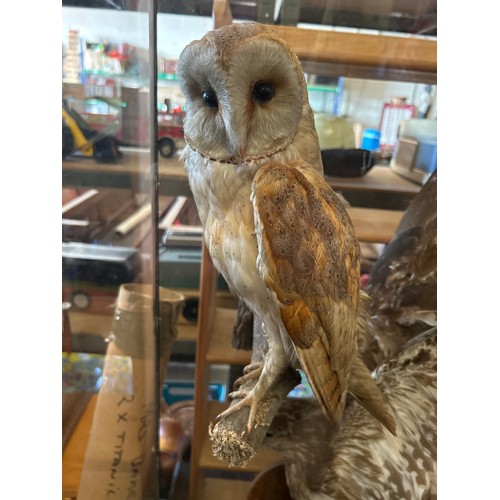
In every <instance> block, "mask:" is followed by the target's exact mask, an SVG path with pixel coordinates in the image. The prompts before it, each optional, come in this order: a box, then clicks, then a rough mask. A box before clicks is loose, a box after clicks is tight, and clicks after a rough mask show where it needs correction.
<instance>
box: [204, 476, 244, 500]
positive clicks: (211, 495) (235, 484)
mask: <svg viewBox="0 0 500 500" xmlns="http://www.w3.org/2000/svg"><path fill="white" fill-rule="evenodd" d="M200 483H201V484H200V491H199V493H198V499H199V500H240V499H244V498H247V496H248V493H249V491H250V488H251V486H252V483H251V482H250V481H238V480H236V479H218V478H211V477H202V478H201V480H200Z"/></svg>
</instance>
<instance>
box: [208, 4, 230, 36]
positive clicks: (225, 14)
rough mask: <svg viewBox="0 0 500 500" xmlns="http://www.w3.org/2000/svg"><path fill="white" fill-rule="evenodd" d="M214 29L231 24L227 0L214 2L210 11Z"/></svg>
mask: <svg viewBox="0 0 500 500" xmlns="http://www.w3.org/2000/svg"><path fill="white" fill-rule="evenodd" d="M212 19H213V22H214V29H217V28H220V27H222V26H227V25H229V24H231V23H232V22H233V16H232V14H231V7H230V5H229V0H214V6H213V9H212Z"/></svg>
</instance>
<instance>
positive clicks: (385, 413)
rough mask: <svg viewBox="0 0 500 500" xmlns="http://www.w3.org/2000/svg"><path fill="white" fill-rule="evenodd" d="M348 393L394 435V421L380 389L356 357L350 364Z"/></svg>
mask: <svg viewBox="0 0 500 500" xmlns="http://www.w3.org/2000/svg"><path fill="white" fill-rule="evenodd" d="M349 392H350V394H351V395H352V396H353V397H354V399H356V401H358V403H360V404H361V405H362V406H363V407H364V408H365V409H366V410H367V411H369V412H370V413H371V414H372V415H373V416H374V417H375V418H376V419H377V420H378V421H379V422H380V423H381V424H382V425H383V426H384V427H385V428H386V429H387V430H388V431H389V432H390V433H391V434H393V435H394V436H395V435H396V421H395V420H394V417H393V415H392V413H391V412H390V411H389V409H388V406H387V403H386V402H385V400H384V397H383V395H382V393H381V392H380V389H379V388H378V386H377V384H376V383H375V381H374V380H373V379H372V377H371V374H370V370H368V368H367V367H366V365H365V364H364V363H363V361H362V360H361V358H360V357H358V356H357V357H356V358H355V360H354V362H353V364H352V369H351V376H350V379H349Z"/></svg>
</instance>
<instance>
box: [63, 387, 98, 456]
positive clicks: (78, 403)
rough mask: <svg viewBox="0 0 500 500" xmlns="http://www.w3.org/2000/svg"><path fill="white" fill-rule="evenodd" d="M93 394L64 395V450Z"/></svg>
mask: <svg viewBox="0 0 500 500" xmlns="http://www.w3.org/2000/svg"><path fill="white" fill-rule="evenodd" d="M91 397H92V393H90V392H81V391H78V392H73V393H70V394H63V395H62V449H63V450H64V448H66V445H67V444H68V441H69V439H70V438H71V435H72V434H73V431H74V430H75V428H76V426H77V425H78V422H79V421H80V418H81V416H82V415H83V413H84V411H85V409H86V408H87V406H88V404H89V401H90V398H91Z"/></svg>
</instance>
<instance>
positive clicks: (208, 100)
mask: <svg viewBox="0 0 500 500" xmlns="http://www.w3.org/2000/svg"><path fill="white" fill-rule="evenodd" d="M201 98H202V99H203V104H204V105H205V106H207V107H209V108H216V107H217V106H218V103H217V94H216V93H215V90H214V89H210V88H209V89H207V90H204V91H203V92H202V93H201Z"/></svg>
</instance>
